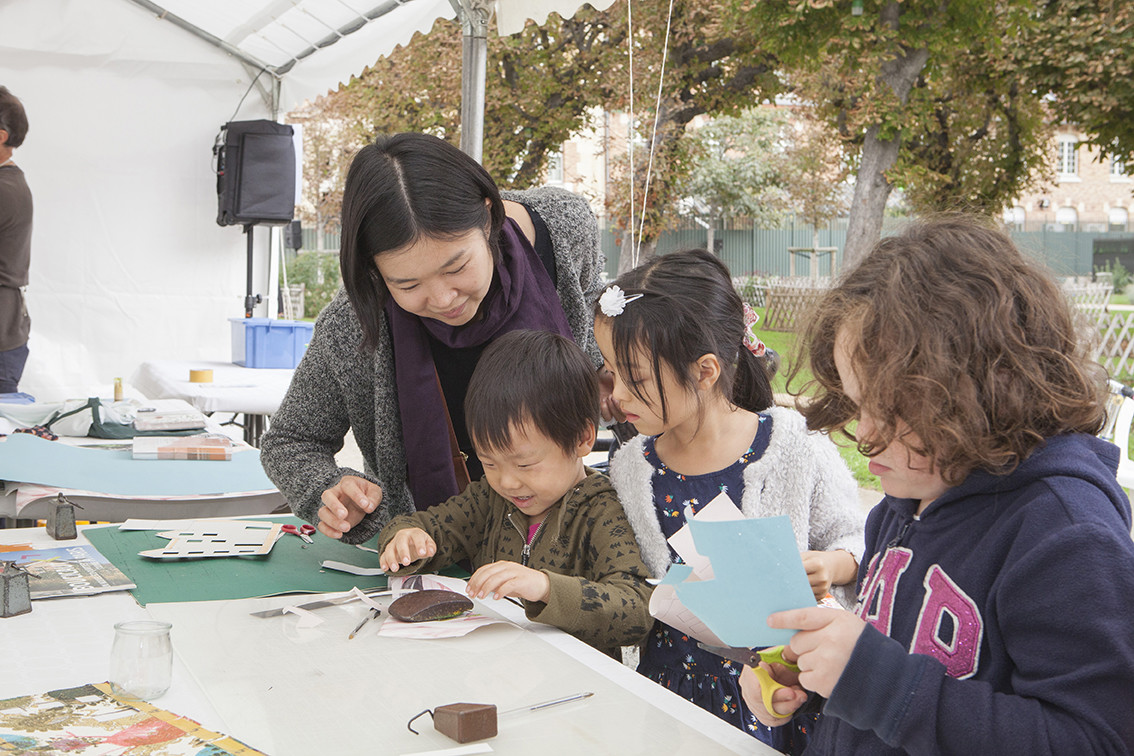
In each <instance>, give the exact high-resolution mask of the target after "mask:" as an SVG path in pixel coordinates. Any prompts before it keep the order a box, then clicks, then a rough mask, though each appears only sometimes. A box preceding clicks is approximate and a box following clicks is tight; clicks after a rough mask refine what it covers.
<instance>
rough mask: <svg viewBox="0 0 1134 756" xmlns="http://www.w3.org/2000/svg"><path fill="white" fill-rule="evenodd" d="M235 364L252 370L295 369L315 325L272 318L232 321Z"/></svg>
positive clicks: (235, 319)
mask: <svg viewBox="0 0 1134 756" xmlns="http://www.w3.org/2000/svg"><path fill="white" fill-rule="evenodd" d="M229 321H230V322H231V323H232V361H233V363H235V364H237V365H243V366H244V367H250V368H294V367H295V366H296V365H298V364H299V361H300V360H301V359H303V353H304V352H305V351H307V344H308V343H309V342H310V341H311V332H312V331H313V330H315V324H314V323H301V322H299V321H297V320H272V319H270V318H229Z"/></svg>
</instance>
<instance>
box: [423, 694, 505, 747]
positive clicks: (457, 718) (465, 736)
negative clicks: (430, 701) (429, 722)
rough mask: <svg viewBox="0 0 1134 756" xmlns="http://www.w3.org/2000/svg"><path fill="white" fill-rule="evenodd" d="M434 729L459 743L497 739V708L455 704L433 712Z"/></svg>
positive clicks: (439, 707)
mask: <svg viewBox="0 0 1134 756" xmlns="http://www.w3.org/2000/svg"><path fill="white" fill-rule="evenodd" d="M433 728H434V729H435V730H437V732H439V733H441V734H442V735H445V736H447V737H450V738H452V739H453V740H455V741H457V742H458V743H471V742H472V741H474V740H484V739H485V738H492V737H496V706H494V705H493V704H476V703H455V704H445V705H444V706H438V707H437V708H436V709H434V710H433Z"/></svg>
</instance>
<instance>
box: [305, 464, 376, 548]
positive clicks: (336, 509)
mask: <svg viewBox="0 0 1134 756" xmlns="http://www.w3.org/2000/svg"><path fill="white" fill-rule="evenodd" d="M322 501H323V506H321V507H319V525H318V527H319V532H320V533H322V534H323V535H325V536H329V537H331V538H342V537H343V533H346V532H347V531H349V530H350V529H351V528H353V527H354V526H355V525H357V524H358V523H360V522H362V518H363V517H365V516H366V515H368V514H370V513H371V512H373V511H374V510H375V509H377V508H378V505H379V504H380V503H381V502H382V488H381V487H380V486H377V485H375V484H373V483H371V482H370V481H369V480H367V479H366V478H359V477H358V476H356V475H344V476H343V477H342V478H341V479H340V480H339V482H338V483H336V484H335V485H333V486H332V487H330V488H328V489H327V490H326V491H324V492H323V496H322Z"/></svg>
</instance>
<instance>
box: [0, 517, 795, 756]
mask: <svg viewBox="0 0 1134 756" xmlns="http://www.w3.org/2000/svg"><path fill="white" fill-rule="evenodd" d="M29 541H31V542H32V543H33V544H35V545H48V544H50V543H55V542H52V541H50V539H49V538H47V536H46V534H45V533H44V532H43V530H42V529H26V530H23V529H18V530H5V531H0V543H26V542H29ZM84 541H85V539H83V538H82V537H81V536H80V542H84ZM305 599H306V597H304V599H300V598H297V597H296V596H287V597H275V598H264V599H248V600H242V601H213V602H194V603H170V604H150V605H149V607H147V608H146V609H142V608H140V607H138V606H137V604H135V603H134V601H133V599H132V598H131V597H130V595H129V594H127V593H125V592H118V593H109V594H101V595H98V596H88V597H83V598H69V599H51V600H40V601H36V602H33V609H32V612H31V613H30V614H25V615H21V616H19V617H12V618H9V619H2V620H0V629H2V631H0V658H3V659H4V660H5V666H4V674H3V675H0V698H8V697H13V696H17V695H24V694H29V693H35V692H44V691H48V690H54V689H57V688H64V687H71V686H77V685H81V684H85V683H90V682H102V681H104V680H106V678H107V667H108V659H109V651H110V644H111V641H112V638H113V624H114V623H115V622H118V621H121V620H126V619H138V618H145V617H147V616H150V617H154V618H158V619H166V620H172V621H173V624H174V629H173V633H172V637H173V644H174V650H175V652H176V658H175V661H174V670H173V686H172V688H171V689H170V691H169V693H167V694H166V695H165V696H163V697H162V698H160V699H158V700H157V701H155V702H154V703H155V704H156V705H157V706H160V707H162V708H165V709H169V710H171V711H174V712H176V713H178V714H182V715H185V716H188V717H191V718H192V719H195V720H197V721H198V722H200V723H201V724H203V725H204V726H205V727H208V728H210V729H214V730H218V731H221V732H224V733H226V734H229V735H232V736H233V737H236V738H238V739H241V740H243V741H245V742H246V743H248V744H249V745H251V746H253V747H255V748H258V749H260V750H263V751H265V752H267V753H270V754H272V756H289V754H310V753H336V754H354V753H359V754H377V753H380V754H406V753H422V752H429V751H434V750H439V749H444V748H451V747H455V746H456V743H454V742H453V741H451V740H449V739H448V738H446V737H444V736H443V735H441V734H440V733H438V732H436V731H435V730H434V729H433V728H432V725H431V723H430V721H429V717H428V716H426V717H423V718H421V719H419V720H418V721H417V722H416V723H415V724H416V725H417V729H418V730H419V732H421V735H417V736H415V735H413V734H411V733H410V732H408V731H407V730H406V727H405V724H406V721H407V720H408V719H409V718H410V717H411V716H413V715H414V714H417V713H418V712H419V711H421V710H422V709H425V708H427V707H428V708H433V707H435V706H438V705H441V704H445V703H457V702H474V703H494V704H496V705H497V706H498V708H499V709H500V710H505V709H508V708H511V707H513V706H519V705H522V704H531V703H538V702H540V701H546V700H549V699H553V698H557V697H560V696H563V695H566V694H570V693H575V692H580V691H583V690H589V691H593V692H594V694H595V695H594V696H593V697H591V698H589V699H586V700H585V701H578V702H573V703H569V704H564V705H561V706H555V707H551V708H549V709H546V710H543V711H540V712H534V713H525V714H518V715H511V716H507V717H501V718H500V724H499V730H500V732H499V734H498V735H497V737H495V738H493V739H491V740H487V741H484V742H485V743H486V744H487V745H489V746H490V747H491V749H492V752H493V753H497V754H532V753H539V754H541V756H551V755H553V754H581V753H586V754H608V753H609V754H635V753H642V754H647V753H648V754H668V753H681V754H698V756H700V755H701V754H717V753H743V754H757V755H759V754H773V753H775V752H774V751H773V750H772V749H770V748H768V747H766V746H764V745H762V744H761V743H759V742H757V741H756V740H755V739H754V738H752V737H751V736H749V735H747V734H745V733H743V732H741V731H740V730H738V729H736V728H734V727H732V726H731V725H729V724H727V723H725V722H723V721H722V720H720V719H717V718H716V717H714V716H713V715H712V714H709V713H708V712H706V711H703V710H702V709H700V708H698V707H696V706H694V705H693V704H691V703H689V702H687V701H685V700H684V699H682V698H680V697H678V696H676V695H674V694H673V693H671V692H669V691H668V690H666V689H664V688H662V687H661V686H659V685H657V684H655V683H653V682H651V681H649V680H647V679H646V678H644V677H641V676H640V675H638V674H637V673H636V672H634V671H632V670H631V669H629V668H628V667H625V666H623V665H621V664H619V663H617V662H615V661H613V660H611V659H609V658H608V657H606V656H605V655H603V654H601V653H599V652H598V651H595V650H594V649H592V648H590V647H589V646H587V645H585V644H583V643H581V642H579V641H577V640H575V639H574V638H572V637H571V636H569V635H566V634H565V633H562V632H560V631H558V630H556V629H554V628H551V627H547V626H543V625H535V624H532V623H529V622H527V620H525V619H524V617H523V612H522V611H521V610H519V609H518V608H516V607H514V606H513V605H512V604H510V603H508V602H505V601H492V602H482V603H481V605H480V607H479V608H481V609H483V610H487V611H495V612H498V613H499V614H501V615H502V616H505V617H507V618H508V619H510V620H512V621H514V622H515V623H516V625H518V627H516V626H497V625H494V626H490V627H485V628H481V629H479V630H476V631H474V632H473V633H471V634H469V635H467V636H465V637H463V638H450V639H443V640H430V641H426V640H416V641H415V640H406V639H394V638H386V637H383V636H379V635H377V630H376V627H375V625H376V624H377V623H378V620H375V621H374V622H372V623H370V624H369V625H368V626H367V628H366V629H365V631H364V632H363V633H360V634H359V636H358V637H356V638H355V639H354V640H351V641H348V640H347V637H346V636H347V634H348V632H349V630H350V628H351V627H353V626H354V624H356V622H357V619H358V617H360V616H361V614H362V610H363V607H361V606H360V605H358V604H357V603H356V604H351V605H348V606H345V607H334V608H330V609H324V610H321V611H320V615H321V616H323V617H324V619H325V622H324V623H323V624H322V625H318V626H316V627H313V628H300V627H299V626H298V623H299V620H298V618H297V617H295V616H294V615H291V614H288V615H284V616H283V617H275V618H268V619H262V618H255V617H251V616H250V615H249V612H251V611H256V610H259V609H264V608H269V607H275V606H283V605H287V604H294V603H301V601H302V600H305Z"/></svg>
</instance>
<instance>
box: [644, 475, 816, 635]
mask: <svg viewBox="0 0 1134 756" xmlns="http://www.w3.org/2000/svg"><path fill="white" fill-rule="evenodd" d="M722 499H723V501H722ZM730 508H731V510H730ZM706 510H711V511H709V513H708V515H707V517H705V518H702V516H701V515H702V513H704V512H706ZM730 518H731V519H730ZM706 519H707V520H708V521H706ZM670 543H671V544H672V545H673V546H674V550H675V551H677V552H678V554H679V555H680V556H681V558H682V559H683V560H685V561H686V562H688V563H691V564H674V565H671V566H670V568H669V571H668V572H667V573H666V575H665V577H664V578H663V579H662V581H661V582H660V583H659V584H658V586H657V588H655V590H654V596H653V598H651V600H650V613H651V614H652V615H653V616H654V617H656V618H657V619H659V620H661V621H662V622H665V623H666V624H669V625H671V626H673V627H675V628H677V629H678V630H681V631H682V632H685V633H688V634H689V635H691V636H692V637H694V638H696V639H697V640H699V641H702V642H704V643H708V644H711V645H717V646H737V647H744V648H763V647H766V646H774V645H777V644H781V643H786V642H788V640H790V639H791V636H792V635H793V634H794V631H793V630H780V629H773V628H770V627H768V624H767V619H768V615H769V614H771V613H773V612H778V611H784V610H787V609H799V608H804V607H811V606H815V596H814V594H813V593H812V592H811V586H810V584H809V583H808V580H807V572H806V571H805V570H804V568H803V560H802V558H801V556H800V553H799V549H798V547H797V546H796V543H795V534H794V533H793V531H792V528H791V520H790V519H789V518H788V517H787V516H786V515H785V516H780V517H760V518H751V519H745V518H744V516H743V515H742V514H741V513H740V511H739V510H738V509H736V506H735V505H734V504H732V501H731V500H730V499H729V498H728V497H727V496H726V495H725V494H721V495H720V496H718V497H717V498H716V499H714V500H713V501H712V502H710V503H709V504H708V505H707V506H706V507H705V508H704V509H703V510H702V512H699V513H698V514H697V515H696V516H690V515H689V513H688V512H687V515H686V525H685V527H684V528H682V531H679V532H678V533H676V534H674V536H673V537H672V538H671V539H670ZM682 552H684V553H682Z"/></svg>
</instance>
